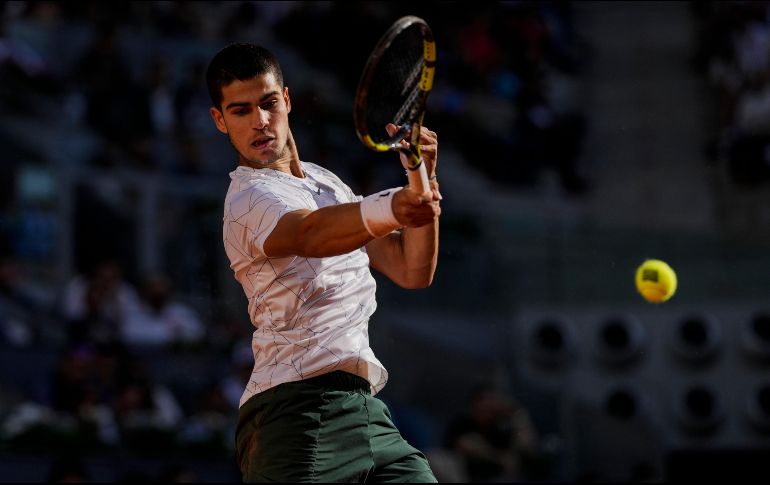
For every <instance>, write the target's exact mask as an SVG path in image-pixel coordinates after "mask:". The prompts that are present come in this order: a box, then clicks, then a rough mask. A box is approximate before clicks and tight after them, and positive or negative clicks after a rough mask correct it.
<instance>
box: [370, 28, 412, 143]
mask: <svg viewBox="0 0 770 485" xmlns="http://www.w3.org/2000/svg"><path fill="white" fill-rule="evenodd" d="M424 64H425V62H424V59H423V38H422V32H421V31H420V29H419V28H417V27H413V28H407V29H405V30H404V31H403V32H401V33H400V34H399V35H398V36H396V37H395V38H394V39H393V40H392V42H391V43H390V45H389V46H388V48H386V49H385V50H384V51H383V52H382V53H381V56H380V59H379V62H378V64H377V66H376V68H375V70H374V72H373V75H372V76H371V85H370V86H369V89H368V96H367V106H366V113H365V123H366V128H367V131H368V132H369V135H370V136H371V137H372V139H373V140H374V141H375V142H376V143H381V142H384V141H387V140H388V139H389V138H390V137H389V136H388V134H387V132H386V131H385V125H386V124H387V123H394V124H396V125H399V126H400V125H403V124H405V123H408V122H410V121H412V120H411V118H413V117H414V116H416V115H417V114H418V113H419V112H420V106H419V102H420V100H421V97H420V89H419V81H420V75H421V73H422V70H423V66H424Z"/></svg>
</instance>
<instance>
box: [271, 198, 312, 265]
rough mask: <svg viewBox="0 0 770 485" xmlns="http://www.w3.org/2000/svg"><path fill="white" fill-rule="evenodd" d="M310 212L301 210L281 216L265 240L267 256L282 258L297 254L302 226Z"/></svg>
mask: <svg viewBox="0 0 770 485" xmlns="http://www.w3.org/2000/svg"><path fill="white" fill-rule="evenodd" d="M310 212H311V211H310V210H309V209H299V210H295V211H292V212H287V213H286V214H284V215H283V216H281V218H280V219H279V220H278V222H277V223H276V225H275V227H274V228H273V230H272V231H271V232H270V234H269V235H268V236H267V238H266V239H265V242H264V245H263V249H264V254H265V256H267V257H269V258H282V257H285V256H291V255H294V254H297V243H298V242H299V239H300V232H301V228H302V224H303V222H304V221H305V218H306V217H307V215H308V214H310Z"/></svg>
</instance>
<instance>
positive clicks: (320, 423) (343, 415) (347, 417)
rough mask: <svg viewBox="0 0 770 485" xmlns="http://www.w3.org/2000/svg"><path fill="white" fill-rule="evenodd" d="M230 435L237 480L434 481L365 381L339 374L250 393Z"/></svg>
mask: <svg viewBox="0 0 770 485" xmlns="http://www.w3.org/2000/svg"><path fill="white" fill-rule="evenodd" d="M235 439H236V451H237V455H238V463H239V465H240V468H241V473H242V474H243V480H244V481H245V482H272V481H276V482H311V481H312V482H422V483H425V482H436V478H435V477H434V476H433V472H431V469H430V466H429V465H428V461H427V460H426V459H425V456H424V455H423V454H422V453H421V452H420V451H419V450H417V449H416V448H414V447H413V446H411V445H410V444H409V443H407V442H406V440H404V439H403V438H402V437H401V434H400V433H399V432H398V430H397V429H396V427H395V426H394V425H393V422H392V420H391V418H390V412H389V411H388V408H387V407H386V406H385V403H383V402H382V401H380V400H379V399H377V398H375V397H372V395H371V393H370V391H369V383H368V382H366V380H365V379H362V378H360V377H358V376H354V375H352V374H348V373H345V372H339V371H338V372H332V373H329V374H324V375H322V376H319V377H315V378H312V379H308V380H304V381H298V382H289V383H286V384H281V385H279V386H276V387H273V388H271V389H268V390H267V391H264V392H261V393H259V394H257V395H255V396H254V397H252V398H251V399H249V400H248V401H246V402H245V403H244V404H243V406H241V409H240V411H239V416H238V428H237V430H236V438H235Z"/></svg>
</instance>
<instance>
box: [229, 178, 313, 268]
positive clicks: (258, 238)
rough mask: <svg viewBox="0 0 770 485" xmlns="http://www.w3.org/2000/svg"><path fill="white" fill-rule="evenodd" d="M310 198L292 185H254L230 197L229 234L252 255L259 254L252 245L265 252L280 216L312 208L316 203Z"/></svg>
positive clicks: (258, 250)
mask: <svg viewBox="0 0 770 485" xmlns="http://www.w3.org/2000/svg"><path fill="white" fill-rule="evenodd" d="M308 202H309V201H308V200H307V198H306V197H302V196H301V194H297V193H296V192H295V191H292V190H291V189H290V188H286V189H283V190H281V189H280V188H275V187H272V188H270V187H265V186H261V185H255V186H253V187H251V188H250V189H249V190H246V191H243V192H240V193H239V194H237V195H236V196H235V197H233V198H232V199H231V200H230V203H229V204H230V205H229V208H228V209H229V224H230V227H229V228H228V234H229V235H230V236H231V237H233V238H234V239H236V240H237V241H238V243H239V245H241V246H242V249H243V250H245V252H247V253H248V254H249V255H250V256H256V255H255V254H254V253H253V252H252V248H253V249H255V250H256V251H257V253H258V255H261V256H266V255H265V250H264V245H265V240H266V239H267V237H268V236H269V235H270V233H272V232H273V229H275V226H276V224H278V221H279V220H280V219H281V217H283V216H284V215H285V214H287V213H289V212H294V211H297V210H300V209H311V210H312V209H313V207H312V206H311V205H310V204H309V203H308ZM230 242H231V243H232V241H230Z"/></svg>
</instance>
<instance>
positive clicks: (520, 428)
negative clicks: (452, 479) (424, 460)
mask: <svg viewBox="0 0 770 485" xmlns="http://www.w3.org/2000/svg"><path fill="white" fill-rule="evenodd" d="M445 446H446V448H447V449H449V450H453V451H455V452H456V453H457V454H458V456H459V457H460V459H461V460H462V462H463V464H464V466H465V470H466V472H467V476H468V478H470V480H471V481H472V482H510V481H518V480H522V479H523V480H526V479H528V478H529V479H531V478H532V477H531V476H529V475H528V472H529V469H528V467H529V465H530V464H531V463H532V462H533V460H535V459H536V458H537V455H538V436H537V432H536V430H535V428H534V425H533V424H532V421H531V419H530V417H529V413H528V412H527V410H526V409H524V408H523V407H521V405H520V404H519V403H518V402H517V401H516V400H515V399H512V398H510V397H506V396H503V395H502V394H501V393H500V392H499V391H497V390H496V389H495V388H493V387H491V386H481V387H479V388H478V389H476V390H474V391H473V393H472V395H471V399H470V409H469V410H468V412H467V414H464V415H462V416H459V417H457V418H456V419H455V420H453V421H452V422H451V423H450V424H449V426H448V428H447V433H446V438H445Z"/></svg>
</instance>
